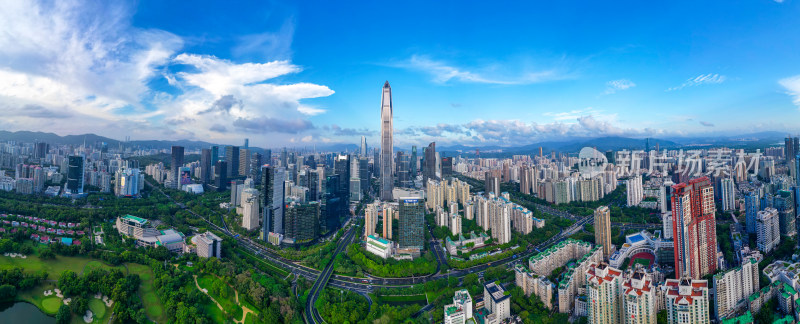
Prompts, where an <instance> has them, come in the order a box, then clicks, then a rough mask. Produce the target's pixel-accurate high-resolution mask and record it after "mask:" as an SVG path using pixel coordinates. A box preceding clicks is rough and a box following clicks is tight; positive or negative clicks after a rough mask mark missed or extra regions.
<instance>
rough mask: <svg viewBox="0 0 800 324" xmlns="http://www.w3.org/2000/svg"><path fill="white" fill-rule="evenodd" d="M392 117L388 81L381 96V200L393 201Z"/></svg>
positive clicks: (390, 91) (390, 93)
mask: <svg viewBox="0 0 800 324" xmlns="http://www.w3.org/2000/svg"><path fill="white" fill-rule="evenodd" d="M392 116H393V112H392V87H390V86H389V81H386V83H384V84H383V95H381V160H380V170H381V181H380V188H381V189H380V190H381V200H392V188H393V187H394V172H393V170H394V166H393V165H392V151H393V150H394V148H393V143H392V131H393V128H392Z"/></svg>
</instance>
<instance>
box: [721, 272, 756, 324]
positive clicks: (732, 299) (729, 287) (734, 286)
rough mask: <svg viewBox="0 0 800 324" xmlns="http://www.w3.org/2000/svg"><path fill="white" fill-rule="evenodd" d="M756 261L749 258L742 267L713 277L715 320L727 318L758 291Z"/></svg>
mask: <svg viewBox="0 0 800 324" xmlns="http://www.w3.org/2000/svg"><path fill="white" fill-rule="evenodd" d="M758 275H759V272H758V260H756V258H754V257H749V258H747V259H745V260H744V262H742V266H740V267H736V268H734V269H731V270H728V271H726V272H723V273H719V274H716V275H714V291H715V294H714V307H715V308H716V311H715V312H714V313H715V314H716V316H717V320H721V319H723V318H727V317H728V316H730V315H732V314H733V312H734V311H735V310H736V305H737V304H739V302H741V301H742V300H744V299H746V298H748V297H750V295H751V294H753V293H754V292H756V291H758V289H759V283H758Z"/></svg>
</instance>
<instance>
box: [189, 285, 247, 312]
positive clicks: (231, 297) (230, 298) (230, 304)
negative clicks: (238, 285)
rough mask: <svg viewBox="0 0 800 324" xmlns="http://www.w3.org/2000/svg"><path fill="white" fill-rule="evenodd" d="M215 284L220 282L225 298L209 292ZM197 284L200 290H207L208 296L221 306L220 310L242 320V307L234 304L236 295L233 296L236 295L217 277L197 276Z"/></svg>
mask: <svg viewBox="0 0 800 324" xmlns="http://www.w3.org/2000/svg"><path fill="white" fill-rule="evenodd" d="M215 282H220V283H221V284H222V287H224V289H225V291H226V292H227V297H222V296H220V295H218V294H214V293H213V292H212V291H211V290H212V289H211V287H212V286H213V284H214V283H215ZM197 283H198V284H199V285H200V287H201V288H203V289H207V290H208V294H209V295H210V296H211V297H213V298H214V300H216V301H217V302H218V303H219V304H220V305H222V308H223V309H224V310H225V312H227V313H230V314H231V315H233V317H234V318H236V319H237V320H238V319H242V307H241V306H239V305H237V304H236V295H235V294H236V293H235V292H234V289H233V288H231V287H230V286H228V285H227V284H225V283H224V282H223V281H222V280H220V279H218V278H217V277H214V276H212V275H209V274H203V275H199V276H197Z"/></svg>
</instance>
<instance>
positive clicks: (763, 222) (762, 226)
mask: <svg viewBox="0 0 800 324" xmlns="http://www.w3.org/2000/svg"><path fill="white" fill-rule="evenodd" d="M756 237H757V239H756V242H757V243H756V245H757V246H758V249H759V250H761V251H762V252H764V253H769V252H770V251H772V250H773V249H774V248H776V247H778V244H779V243H780V242H781V230H780V218H779V216H778V210H777V209H775V208H772V207H767V208H766V209H764V210H762V211H759V212H758V213H757V215H756Z"/></svg>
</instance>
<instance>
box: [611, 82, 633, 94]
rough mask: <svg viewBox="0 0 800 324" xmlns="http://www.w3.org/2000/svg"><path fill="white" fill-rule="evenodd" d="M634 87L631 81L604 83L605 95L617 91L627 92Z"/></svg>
mask: <svg viewBox="0 0 800 324" xmlns="http://www.w3.org/2000/svg"><path fill="white" fill-rule="evenodd" d="M635 86H636V83H633V82H632V81H631V80H628V79H619V80H612V81H608V82H606V92H605V94H613V93H616V92H617V91H622V90H628V89H630V88H633V87H635Z"/></svg>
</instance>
